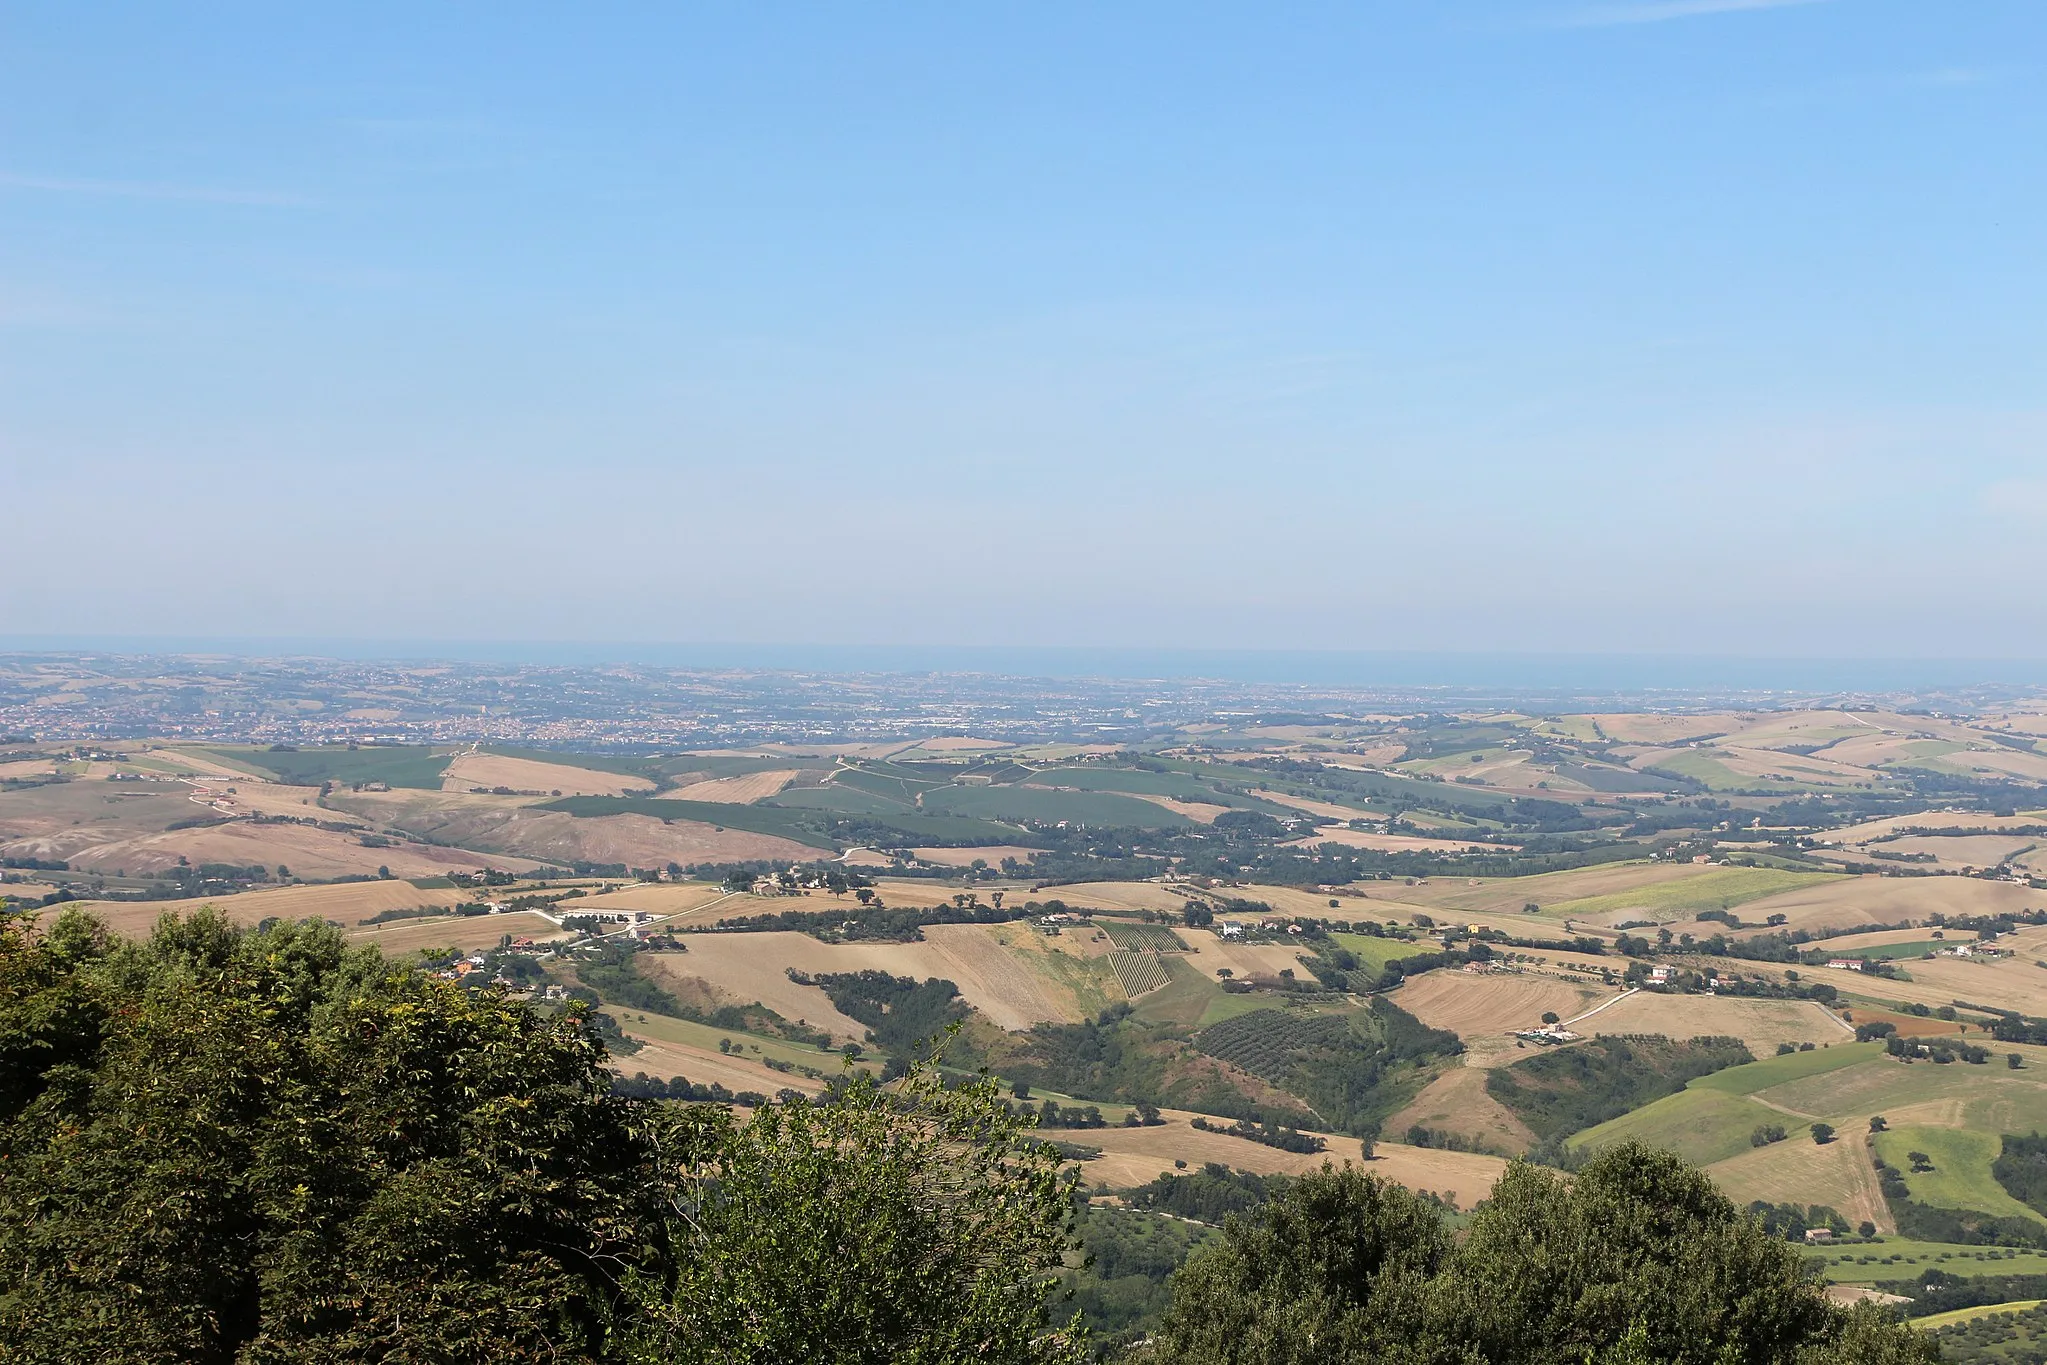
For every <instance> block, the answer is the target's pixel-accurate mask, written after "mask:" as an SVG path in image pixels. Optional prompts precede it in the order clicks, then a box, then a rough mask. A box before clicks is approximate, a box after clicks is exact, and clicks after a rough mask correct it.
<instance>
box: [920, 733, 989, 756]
mask: <svg viewBox="0 0 2047 1365" xmlns="http://www.w3.org/2000/svg"><path fill="white" fill-rule="evenodd" d="M1011 747H1012V746H1011V745H1010V743H1009V742H1008V741H1007V740H1001V739H974V738H972V737H970V736H967V735H945V736H943V737H941V738H938V739H927V740H924V741H922V742H921V743H919V744H918V745H917V748H918V749H921V750H923V751H924V752H925V753H929V754H957V753H977V752H979V751H981V750H983V749H1007V748H1011Z"/></svg>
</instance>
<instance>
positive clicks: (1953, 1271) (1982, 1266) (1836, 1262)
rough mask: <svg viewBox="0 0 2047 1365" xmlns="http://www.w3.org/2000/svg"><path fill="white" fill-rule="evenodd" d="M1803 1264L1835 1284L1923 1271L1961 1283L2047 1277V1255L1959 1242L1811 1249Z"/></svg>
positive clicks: (1911, 1276)
mask: <svg viewBox="0 0 2047 1365" xmlns="http://www.w3.org/2000/svg"><path fill="white" fill-rule="evenodd" d="M1808 1259H1810V1260H1816V1261H1820V1262H1821V1263H1822V1267H1823V1273H1824V1274H1825V1275H1826V1277H1827V1278H1828V1279H1830V1280H1832V1281H1834V1282H1835V1283H1836V1284H1871V1283H1874V1282H1876V1281H1878V1280H1916V1279H1918V1278H1919V1277H1920V1276H1921V1275H1922V1274H1924V1273H1925V1272H1926V1271H1927V1270H1929V1269H1937V1270H1943V1271H1945V1272H1947V1273H1948V1274H1950V1275H1954V1276H1958V1277H1961V1278H1968V1277H1970V1276H1974V1275H2047V1252H2041V1251H2016V1250H2014V1249H2012V1248H2010V1247H1979V1246H1964V1245H1962V1244H1961V1243H1959V1242H1915V1241H1911V1240H1909V1239H1907V1238H1904V1237H1883V1238H1879V1239H1878V1240H1877V1241H1874V1242H1863V1243H1858V1244H1853V1245H1849V1246H1839V1247H1825V1248H1820V1247H1815V1248H1813V1250H1812V1252H1811V1253H1810V1254H1809V1256H1808ZM1886 1261H1888V1262H1889V1263H1888V1264H1886V1263H1885V1262H1886Z"/></svg>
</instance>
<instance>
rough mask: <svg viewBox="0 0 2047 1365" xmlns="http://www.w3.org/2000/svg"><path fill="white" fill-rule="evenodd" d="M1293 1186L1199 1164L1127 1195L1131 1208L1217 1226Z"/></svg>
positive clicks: (1217, 1164) (1287, 1179)
mask: <svg viewBox="0 0 2047 1365" xmlns="http://www.w3.org/2000/svg"><path fill="white" fill-rule="evenodd" d="M1292 1183H1293V1181H1292V1179H1291V1178H1290V1177H1287V1176H1283V1175H1253V1174H1252V1173H1250V1172H1249V1171H1233V1170H1231V1169H1230V1168H1229V1167H1227V1166H1225V1165H1223V1164H1221V1163H1220V1162H1215V1161H1210V1162H1205V1163H1203V1165H1202V1167H1201V1169H1200V1170H1198V1171H1195V1172H1193V1173H1192V1174H1189V1175H1160V1176H1157V1177H1155V1178H1154V1179H1153V1180H1152V1182H1151V1183H1150V1184H1149V1185H1141V1186H1139V1187H1138V1188H1137V1189H1135V1190H1133V1191H1131V1193H1130V1194H1129V1196H1128V1201H1129V1203H1130V1206H1131V1207H1132V1208H1137V1209H1155V1210H1157V1211H1158V1212H1161V1213H1170V1214H1172V1215H1173V1216H1174V1217H1176V1218H1191V1219H1193V1220H1194V1221H1195V1222H1197V1223H1212V1224H1215V1225H1217V1226H1220V1225H1221V1224H1222V1222H1223V1220H1224V1219H1226V1218H1228V1217H1229V1216H1230V1215H1231V1214H1234V1213H1248V1212H1250V1211H1251V1210H1252V1209H1255V1208H1257V1207H1259V1206H1260V1205H1262V1204H1264V1203H1265V1201H1266V1200H1268V1199H1272V1198H1274V1197H1276V1196H1277V1195H1279V1194H1280V1193H1282V1192H1283V1191H1285V1190H1286V1188H1287V1187H1288V1186H1289V1185H1291V1184H1292Z"/></svg>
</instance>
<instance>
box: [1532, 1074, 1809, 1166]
mask: <svg viewBox="0 0 2047 1365" xmlns="http://www.w3.org/2000/svg"><path fill="white" fill-rule="evenodd" d="M1730 1069H1731V1070H1737V1071H1738V1070H1740V1069H1741V1068H1739V1067H1734V1068H1730ZM1704 1079H1706V1080H1711V1079H1712V1077H1710V1076H1709V1077H1705V1078H1704ZM1765 1124H1776V1125H1778V1126H1780V1127H1783V1128H1787V1129H1791V1130H1794V1131H1793V1135H1792V1136H1791V1137H1787V1138H1786V1139H1785V1141H1787V1142H1790V1141H1810V1139H1809V1138H1808V1137H1806V1136H1805V1135H1804V1134H1803V1133H1799V1132H1796V1129H1797V1128H1798V1121H1797V1120H1796V1119H1792V1118H1787V1117H1786V1116H1785V1115H1784V1114H1783V1113H1781V1112H1779V1111H1778V1110H1775V1109H1772V1108H1770V1107H1769V1106H1768V1105H1765V1104H1759V1103H1757V1102H1756V1101H1755V1100H1751V1099H1748V1098H1746V1097H1744V1096H1742V1095H1730V1094H1726V1093H1723V1092H1718V1091H1713V1090H1706V1089H1701V1088H1699V1082H1698V1081H1693V1082H1692V1083H1691V1085H1690V1086H1687V1087H1686V1088H1685V1089H1683V1090H1680V1091H1678V1092H1677V1093H1676V1094H1675V1095H1666V1096H1664V1097H1663V1098H1662V1099H1660V1100H1657V1101H1655V1102H1654V1103H1651V1104H1645V1105H1643V1106H1642V1107H1641V1108H1640V1109H1637V1110H1635V1111H1634V1112H1632V1113H1628V1114H1623V1115H1621V1116H1620V1117H1619V1118H1617V1119H1608V1120H1607V1121H1606V1122H1605V1123H1602V1124H1599V1125H1598V1126H1596V1127H1593V1128H1587V1129H1586V1130H1585V1131H1583V1132H1581V1133H1578V1134H1575V1135H1574V1136H1572V1137H1571V1138H1569V1139H1567V1143H1568V1145H1569V1146H1570V1147H1571V1148H1572V1149H1573V1150H1574V1151H1585V1152H1590V1151H1596V1150H1598V1149H1599V1148H1602V1147H1611V1146H1613V1145H1614V1144H1616V1143H1620V1142H1627V1141H1630V1140H1633V1141H1636V1142H1643V1143H1647V1144H1648V1145H1649V1146H1651V1147H1662V1148H1667V1149H1668V1150H1670V1151H1673V1152H1676V1153H1677V1154H1678V1155H1679V1156H1681V1157H1683V1158H1684V1159H1685V1160H1687V1161H1689V1162H1692V1163H1693V1164H1694V1165H1699V1166H1710V1165H1711V1164H1713V1163H1714V1162H1716V1161H1725V1160H1727V1159H1728V1158H1729V1157H1736V1156H1740V1155H1741V1154H1742V1153H1743V1152H1746V1151H1748V1150H1750V1146H1751V1144H1750V1142H1749V1134H1751V1133H1753V1132H1754V1131H1755V1130H1756V1129H1757V1128H1759V1127H1762V1126H1763V1125H1765Z"/></svg>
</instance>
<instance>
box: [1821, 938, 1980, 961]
mask: <svg viewBox="0 0 2047 1365" xmlns="http://www.w3.org/2000/svg"><path fill="white" fill-rule="evenodd" d="M1821 946H1822V947H1825V948H1826V951H1827V955H1828V956H1829V957H1863V958H1876V959H1881V960H1887V961H1896V960H1898V959H1899V958H1907V957H1925V956H1926V955H1927V954H1928V953H1932V952H1938V951H1939V950H1941V949H1942V948H1951V947H1953V946H1954V945H1953V944H1950V943H1936V942H1935V941H1934V940H1932V939H1927V940H1926V941H1925V942H1924V943H1876V944H1872V945H1870V946H1869V947H1867V948H1835V947H1831V946H1829V945H1825V944H1823V945H1821Z"/></svg>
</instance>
